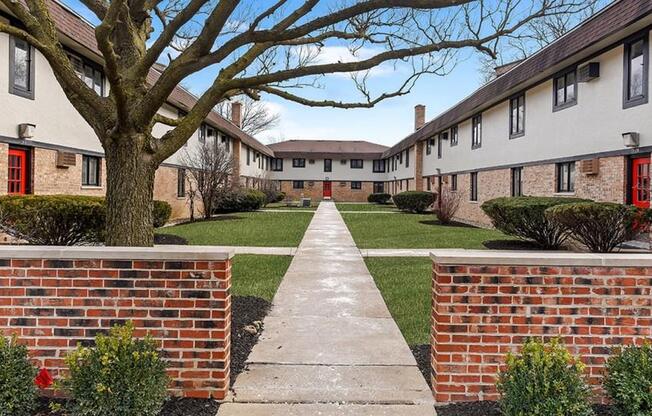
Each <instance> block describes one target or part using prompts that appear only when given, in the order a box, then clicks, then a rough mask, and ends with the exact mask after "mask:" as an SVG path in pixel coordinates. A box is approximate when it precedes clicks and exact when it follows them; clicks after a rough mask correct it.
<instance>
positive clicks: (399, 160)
mask: <svg viewBox="0 0 652 416" xmlns="http://www.w3.org/2000/svg"><path fill="white" fill-rule="evenodd" d="M398 163H399V164H400V165H402V164H403V151H401V153H399V154H398Z"/></svg>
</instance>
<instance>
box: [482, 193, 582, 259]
mask: <svg viewBox="0 0 652 416" xmlns="http://www.w3.org/2000/svg"><path fill="white" fill-rule="evenodd" d="M585 201H587V200H585V199H578V198H555V197H535V196H519V197H511V198H510V197H502V198H495V199H491V200H489V201H486V202H485V203H483V204H482V210H483V211H484V212H485V214H487V216H489V218H491V222H492V223H493V225H494V227H496V228H497V229H498V230H500V231H502V232H504V233H505V234H509V235H513V236H515V237H518V238H522V239H524V240H531V241H534V242H535V243H537V244H538V245H539V246H541V247H542V248H545V249H558V248H559V247H560V246H561V245H563V244H564V242H566V240H567V239H568V235H569V232H568V230H567V228H566V227H562V226H560V225H559V224H557V223H554V222H552V221H549V220H548V218H547V217H546V215H545V211H546V210H547V209H548V208H550V207H554V206H557V205H561V204H572V203H575V202H585Z"/></svg>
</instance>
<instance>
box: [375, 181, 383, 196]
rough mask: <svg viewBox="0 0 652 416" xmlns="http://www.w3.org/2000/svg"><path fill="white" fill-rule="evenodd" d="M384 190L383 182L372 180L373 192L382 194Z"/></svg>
mask: <svg viewBox="0 0 652 416" xmlns="http://www.w3.org/2000/svg"><path fill="white" fill-rule="evenodd" d="M383 192H385V183H384V182H374V193H375V194H382V193H383Z"/></svg>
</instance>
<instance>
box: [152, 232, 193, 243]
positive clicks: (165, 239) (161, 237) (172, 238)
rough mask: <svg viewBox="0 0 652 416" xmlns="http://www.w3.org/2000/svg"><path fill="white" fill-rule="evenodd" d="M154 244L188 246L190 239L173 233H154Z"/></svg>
mask: <svg viewBox="0 0 652 416" xmlns="http://www.w3.org/2000/svg"><path fill="white" fill-rule="evenodd" d="M154 244H164V245H177V246H186V245H188V240H186V239H185V238H183V237H180V236H178V235H173V234H154Z"/></svg>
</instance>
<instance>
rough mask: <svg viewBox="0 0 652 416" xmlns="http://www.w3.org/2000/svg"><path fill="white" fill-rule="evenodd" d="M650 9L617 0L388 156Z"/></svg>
mask: <svg viewBox="0 0 652 416" xmlns="http://www.w3.org/2000/svg"><path fill="white" fill-rule="evenodd" d="M650 13H652V1H650V0H618V1H616V2H615V3H613V4H612V5H610V6H609V7H607V8H605V9H604V10H603V11H601V12H600V13H598V14H596V15H595V16H593V17H592V18H590V19H588V20H586V21H585V22H583V23H581V24H580V25H579V26H577V27H576V28H575V29H573V30H572V31H570V32H568V33H567V34H566V35H564V36H562V37H561V38H559V39H558V40H556V41H555V42H553V43H551V44H550V45H548V46H547V47H545V48H544V49H542V50H540V51H539V52H537V53H536V54H534V55H532V56H531V57H529V58H528V59H526V60H524V61H523V62H521V63H520V64H518V65H516V66H515V67H514V68H512V69H511V70H509V71H508V72H506V73H505V74H503V75H502V76H500V77H498V78H496V79H495V80H493V81H491V82H489V83H487V84H485V85H484V86H482V87H480V88H479V89H478V90H476V91H475V92H474V93H473V94H471V95H470V96H468V97H467V98H465V99H464V100H462V101H460V102H459V103H457V104H456V105H455V106H453V107H452V108H450V109H449V110H447V111H445V112H444V113H442V114H440V115H439V116H437V117H436V118H435V119H433V120H431V121H430V122H428V123H427V124H426V125H424V126H423V127H422V128H421V129H419V130H417V131H416V132H414V133H412V134H410V135H409V136H407V137H406V138H404V139H403V140H401V141H400V142H399V143H397V144H396V145H394V146H393V147H392V148H391V149H389V150H388V151H387V152H385V156H391V155H392V154H394V153H397V152H399V151H401V150H404V149H406V148H408V147H410V146H412V145H414V144H415V143H416V142H418V141H421V140H425V139H428V138H430V137H432V136H433V135H435V134H437V133H439V132H440V131H442V130H445V129H447V128H449V127H451V126H454V125H455V124H457V123H459V122H461V121H464V120H465V119H468V118H469V114H470V113H473V112H479V111H482V110H483V109H485V108H488V107H490V106H491V105H494V104H495V103H498V102H500V101H502V100H504V99H506V98H507V97H509V93H510V92H512V91H513V90H514V89H516V88H519V87H520V88H525V87H527V86H529V85H530V84H534V83H536V82H538V81H539V79H540V76H541V75H542V73H544V72H545V71H547V70H550V68H552V67H553V66H555V65H557V64H561V63H563V62H564V61H566V60H569V59H572V58H573V57H574V55H575V54H577V53H578V52H580V51H582V50H584V49H586V48H588V47H590V46H592V45H595V44H596V43H598V42H600V41H602V40H604V39H606V38H607V37H609V36H611V35H613V34H615V33H617V32H618V31H621V30H623V29H625V28H627V27H628V26H629V25H631V24H633V23H635V22H636V21H637V20H639V19H641V18H642V17H645V16H646V15H649V14H650Z"/></svg>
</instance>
